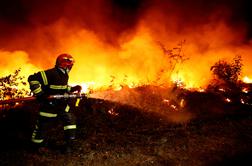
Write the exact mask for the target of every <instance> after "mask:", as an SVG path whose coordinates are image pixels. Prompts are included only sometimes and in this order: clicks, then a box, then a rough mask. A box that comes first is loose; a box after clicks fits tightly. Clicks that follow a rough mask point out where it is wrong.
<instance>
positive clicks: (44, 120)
mask: <svg viewBox="0 0 252 166" xmlns="http://www.w3.org/2000/svg"><path fill="white" fill-rule="evenodd" d="M48 111H50V108H45V109H41V110H40V111H39V116H38V120H37V123H36V125H35V129H34V131H33V133H32V138H31V141H32V142H33V143H34V144H35V145H37V146H38V147H40V146H44V145H45V140H44V139H45V133H46V130H47V127H48V124H49V122H50V121H52V120H53V119H55V117H57V114H55V113H50V112H48Z"/></svg>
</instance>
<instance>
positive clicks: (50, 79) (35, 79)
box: [28, 67, 71, 96]
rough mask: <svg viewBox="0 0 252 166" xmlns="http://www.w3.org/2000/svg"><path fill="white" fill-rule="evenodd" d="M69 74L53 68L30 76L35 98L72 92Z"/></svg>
mask: <svg viewBox="0 0 252 166" xmlns="http://www.w3.org/2000/svg"><path fill="white" fill-rule="evenodd" d="M68 78H69V77H68V74H67V73H66V72H64V71H63V70H61V69H60V68H56V67H55V68H52V69H49V70H46V71H40V72H38V73H35V74H33V75H30V76H29V78H28V82H29V84H30V89H31V91H32V93H33V94H34V95H35V96H39V95H42V94H46V95H54V94H64V93H67V92H70V91H71V86H69V85H68Z"/></svg>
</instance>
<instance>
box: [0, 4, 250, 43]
mask: <svg viewBox="0 0 252 166" xmlns="http://www.w3.org/2000/svg"><path fill="white" fill-rule="evenodd" d="M153 6H160V10H163V12H164V13H165V12H166V7H168V6H172V8H174V10H175V11H178V13H180V14H181V17H184V18H183V21H184V22H185V23H187V24H190V23H191V22H194V21H195V20H196V21H198V22H199V23H200V22H204V21H205V20H204V18H205V17H207V16H208V15H209V14H210V13H211V12H213V11H214V10H215V9H217V8H219V7H224V8H226V9H228V10H229V12H230V14H229V16H228V19H227V22H228V23H229V24H230V26H238V25H240V24H242V25H244V26H246V30H247V34H246V39H245V40H247V41H249V40H250V39H251V38H252V5H251V3H250V1H249V0H239V1H238V0H235V1H234V0H233V1H232V0H204V1H203V0H180V1H179V2H178V1H176V0H92V1H90V0H77V1H71V0H36V1H34V0H1V1H0V35H1V39H0V44H1V45H2V47H5V46H6V47H8V44H7V43H8V42H11V40H12V39H16V38H17V37H18V35H19V34H25V33H27V32H32V31H33V30H34V29H36V28H38V27H41V26H46V25H49V24H52V23H53V22H55V21H57V20H58V19H60V18H64V19H66V20H69V22H70V24H72V25H75V24H76V25H77V24H78V25H80V26H82V27H83V28H85V29H90V30H92V31H94V32H97V34H98V36H99V35H100V37H101V39H104V40H107V41H108V42H110V40H111V39H110V36H111V35H113V36H120V34H122V33H123V32H125V31H127V30H130V29H134V27H135V26H136V24H137V23H138V20H139V19H140V18H141V16H142V15H144V13H145V12H146V11H147V10H148V9H149V8H150V7H153ZM188 13H190V14H189V16H188V18H187V17H186V16H187V15H188ZM99 24H100V25H99ZM72 25H70V26H72ZM101 26H104V27H105V28H106V29H105V30H108V29H109V30H111V32H110V33H107V34H105V32H101V31H102V30H101Z"/></svg>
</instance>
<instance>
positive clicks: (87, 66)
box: [0, 7, 252, 93]
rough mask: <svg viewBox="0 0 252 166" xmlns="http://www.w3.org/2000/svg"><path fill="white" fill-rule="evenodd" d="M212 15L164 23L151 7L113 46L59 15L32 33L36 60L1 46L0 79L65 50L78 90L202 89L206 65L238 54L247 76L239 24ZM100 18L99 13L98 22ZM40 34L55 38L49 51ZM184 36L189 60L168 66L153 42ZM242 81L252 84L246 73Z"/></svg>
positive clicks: (42, 64)
mask: <svg viewBox="0 0 252 166" xmlns="http://www.w3.org/2000/svg"><path fill="white" fill-rule="evenodd" d="M216 17H217V16H216V13H213V14H212V15H210V16H209V18H208V19H209V22H208V23H207V24H196V23H195V24H196V25H195V26H188V27H186V26H184V25H182V24H179V23H180V22H179V18H178V16H176V15H174V14H170V15H169V20H170V21H168V22H167V18H166V16H165V15H164V14H163V13H161V12H160V11H159V10H158V9H157V8H156V7H153V8H150V9H149V10H148V11H146V13H145V14H144V15H143V16H142V17H141V19H139V20H138V22H137V24H136V27H134V30H132V31H130V32H127V33H126V32H125V33H123V34H121V35H120V36H117V38H119V39H118V41H119V42H118V45H117V46H115V45H112V44H110V43H109V42H105V41H104V40H102V39H101V37H100V36H99V34H98V33H96V32H95V31H91V30H89V29H87V28H85V27H83V26H80V25H74V26H69V22H67V21H65V20H64V19H58V20H57V21H55V22H54V23H52V24H49V25H47V26H41V28H40V29H38V30H36V32H35V33H34V35H36V37H37V38H38V39H37V40H36V41H34V42H35V43H36V45H37V48H33V49H31V50H32V51H30V52H29V53H30V54H32V55H37V58H34V56H32V55H30V54H29V53H28V52H26V50H16V51H3V50H0V57H1V61H0V68H1V70H0V77H1V76H6V75H8V74H10V73H12V72H13V71H14V70H15V69H17V68H21V73H20V74H21V75H24V76H25V77H26V78H27V76H28V75H29V74H33V73H34V72H37V71H39V70H43V69H47V68H51V67H54V63H55V58H56V57H57V55H58V54H60V53H62V52H67V53H69V54H72V55H73V57H74V58H75V61H76V63H75V65H74V66H73V69H72V71H71V72H70V80H69V84H70V85H77V84H80V85H82V88H83V90H82V92H83V93H89V92H92V91H99V90H107V89H113V90H121V89H122V87H124V86H126V87H129V88H134V87H138V86H141V85H149V84H151V85H157V86H161V85H162V86H170V85H171V84H172V83H173V82H176V83H177V84H179V85H181V86H183V87H185V88H198V89H199V90H200V91H203V90H202V89H204V87H206V86H207V85H208V83H209V80H210V79H211V78H212V75H211V71H210V67H211V66H212V65H213V64H214V63H215V62H217V61H218V60H220V59H227V60H230V59H232V58H233V57H234V56H235V55H237V54H240V55H241V56H242V58H243V59H244V70H243V74H244V75H249V74H250V75H251V74H252V69H251V68H250V66H251V63H252V59H251V57H252V56H251V53H252V49H251V48H252V47H251V45H252V44H251V43H246V44H241V41H242V39H243V37H244V33H245V30H244V28H242V27H241V28H240V29H238V30H237V29H234V28H232V27H230V26H229V25H228V24H227V23H226V22H225V18H219V19H216ZM94 18H96V17H95V16H94ZM99 19H100V20H102V17H101V16H100V17H98V18H97V21H99ZM102 23H104V22H102ZM97 24H99V23H97ZM99 27H100V28H101V29H102V26H99ZM178 29H180V31H179V30H178ZM99 30H100V29H99ZM107 30H108V29H107V28H104V31H107ZM45 33H46V34H47V33H49V34H53V37H54V39H55V40H57V41H58V45H57V47H56V48H55V49H54V50H53V52H50V50H51V47H52V46H51V43H47V41H44V40H43V35H44V34H45ZM17 39H19V38H18V37H17ZM20 40H21V39H20ZM20 40H18V41H16V42H17V43H19V42H20ZM26 40H29V36H28V37H27V39H26ZM183 40H185V41H186V42H185V44H184V45H183V48H182V53H183V55H185V57H187V58H188V60H186V61H183V62H176V63H175V64H174V63H173V64H171V62H170V59H169V58H168V56H167V55H166V54H165V53H164V51H163V50H162V49H161V47H160V45H159V44H158V42H160V43H162V44H163V45H164V46H165V47H166V49H172V48H174V47H177V44H178V43H179V42H181V41H183ZM32 42H33V41H32ZM45 43H46V44H45ZM15 44H16V43H15V42H13V45H15ZM40 45H41V47H40ZM173 67H174V68H173ZM243 80H244V82H249V83H251V82H252V80H251V79H250V78H249V77H244V79H243ZM27 88H28V87H27Z"/></svg>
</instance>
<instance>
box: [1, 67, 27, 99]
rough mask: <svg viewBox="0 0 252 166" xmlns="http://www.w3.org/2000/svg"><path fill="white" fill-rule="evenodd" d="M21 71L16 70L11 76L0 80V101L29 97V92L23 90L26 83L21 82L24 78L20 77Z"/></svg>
mask: <svg viewBox="0 0 252 166" xmlns="http://www.w3.org/2000/svg"><path fill="white" fill-rule="evenodd" d="M20 71H21V69H17V70H15V71H14V73H13V74H10V75H8V76H5V77H2V78H0V99H1V100H5V99H12V98H22V97H24V96H26V95H29V91H28V90H26V89H25V88H21V87H22V86H25V85H26V84H27V83H26V82H25V81H23V79H24V76H20V75H19V73H20Z"/></svg>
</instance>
